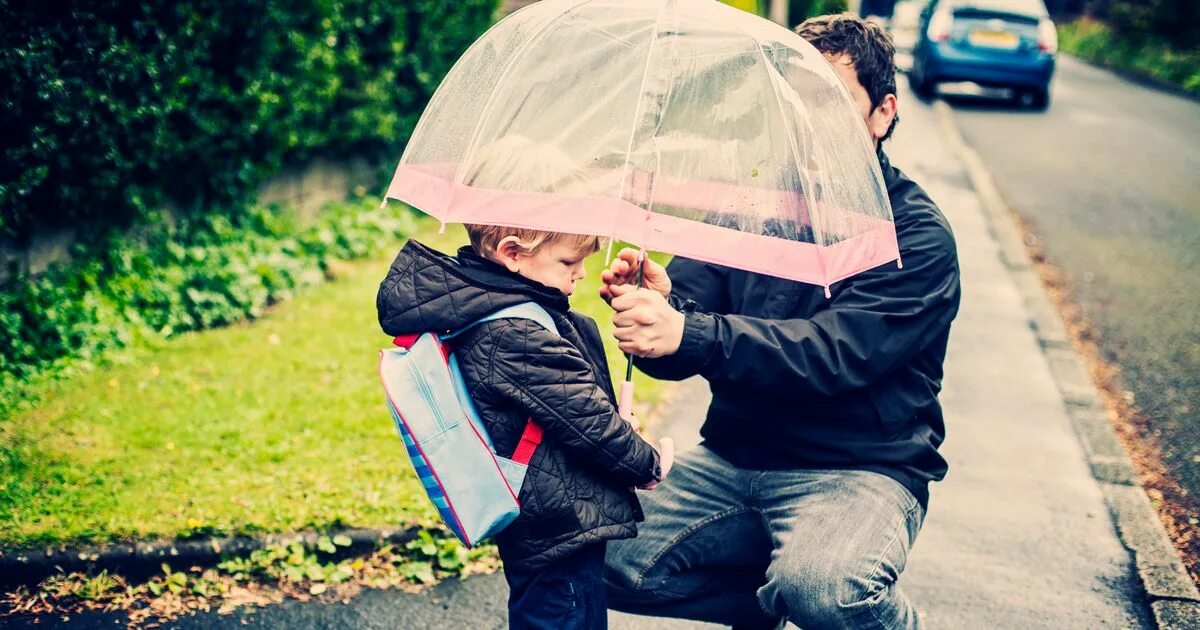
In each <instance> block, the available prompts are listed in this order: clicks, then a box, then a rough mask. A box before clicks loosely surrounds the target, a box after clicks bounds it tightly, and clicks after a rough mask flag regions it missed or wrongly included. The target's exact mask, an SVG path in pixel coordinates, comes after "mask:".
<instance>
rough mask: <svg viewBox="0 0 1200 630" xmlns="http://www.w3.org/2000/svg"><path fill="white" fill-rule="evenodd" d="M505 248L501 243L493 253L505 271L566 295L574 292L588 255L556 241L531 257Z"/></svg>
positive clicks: (567, 244) (547, 244) (540, 248)
mask: <svg viewBox="0 0 1200 630" xmlns="http://www.w3.org/2000/svg"><path fill="white" fill-rule="evenodd" d="M505 240H507V239H505ZM505 249H506V248H505V246H504V242H503V241H501V243H500V246H499V247H497V250H498V251H497V252H496V254H497V257H498V258H499V261H500V263H501V264H503V265H504V266H505V267H507V268H508V270H509V271H512V272H514V273H519V274H521V275H522V276H525V277H526V278H529V279H530V280H535V281H537V282H540V283H542V284H544V285H546V286H548V287H550V288H552V289H558V290H559V291H560V292H562V294H563V295H567V296H569V295H571V294H572V293H574V292H575V283H576V282H577V281H579V279H580V278H582V277H583V276H584V268H583V261H584V259H586V258H587V257H588V254H589V253H590V252H581V251H579V250H578V249H577V248H576V247H574V246H573V245H572V244H571V243H564V242H558V241H555V242H550V243H546V244H544V245H542V246H541V247H539V248H538V249H537V250H536V251H534V252H533V253H532V254H526V253H524V252H512V251H508V252H506V251H505Z"/></svg>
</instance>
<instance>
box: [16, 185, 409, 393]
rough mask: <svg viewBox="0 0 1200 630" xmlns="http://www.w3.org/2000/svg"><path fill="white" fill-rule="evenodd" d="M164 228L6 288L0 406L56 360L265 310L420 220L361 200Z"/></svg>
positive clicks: (77, 255)
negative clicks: (309, 218) (306, 217)
mask: <svg viewBox="0 0 1200 630" xmlns="http://www.w3.org/2000/svg"><path fill="white" fill-rule="evenodd" d="M157 225H159V226H161V227H158V228H156V229H155V230H154V231H152V232H150V233H148V234H145V235H141V236H129V235H116V234H115V233H114V234H110V235H109V236H108V237H107V239H106V240H104V241H103V242H101V243H100V244H99V246H91V247H85V246H82V245H81V246H77V251H75V252H74V256H73V259H72V261H71V262H69V263H66V264H56V265H53V266H51V268H50V269H49V270H47V271H46V272H45V273H43V274H41V275H40V276H38V277H37V278H33V279H27V280H26V281H25V282H22V283H20V284H19V285H17V286H16V287H15V289H13V290H11V291H8V292H3V293H0V330H4V331H6V334H4V335H0V398H2V399H3V400H0V412H5V411H9V410H11V407H12V404H13V403H14V402H15V400H13V399H14V398H15V397H16V394H17V393H18V392H17V389H16V388H18V387H19V385H20V381H21V380H23V379H26V378H28V377H31V376H34V375H37V374H39V373H42V372H45V371H46V368H47V367H48V366H51V365H54V364H58V366H59V367H62V366H65V365H66V364H67V363H69V362H79V361H84V362H89V363H91V362H94V361H95V360H96V359H99V358H101V357H102V356H103V355H104V354H105V353H107V352H108V351H110V350H112V349H115V348H121V347H125V346H129V345H131V344H133V343H134V342H136V341H138V340H144V341H151V342H153V341H154V340H158V339H164V338H169V337H171V336H174V335H177V334H179V333H183V332H187V331H192V330H201V329H205V328H212V327H215V326H221V325H225V324H229V323H233V322H237V321H241V320H244V319H248V318H255V317H258V316H259V315H261V314H262V313H263V311H264V309H266V308H267V307H268V306H270V305H271V304H273V303H275V302H279V301H281V300H284V299H287V298H289V297H291V295H292V294H293V292H294V291H296V290H297V289H300V288H303V287H306V286H310V285H313V284H316V283H318V282H322V281H323V280H325V279H326V277H327V276H329V275H331V274H332V273H333V271H332V268H333V267H335V266H336V265H335V262H334V261H337V260H351V259H358V258H364V257H367V256H373V255H379V254H380V253H381V252H383V251H384V250H385V249H386V248H387V247H390V246H393V245H395V243H396V242H397V240H398V239H400V238H403V237H406V236H407V235H409V234H410V233H411V232H412V230H413V228H414V226H415V219H414V216H413V212H412V210H411V209H409V208H407V207H406V206H404V205H403V204H398V203H393V204H390V205H389V206H388V207H387V208H386V209H379V208H378V205H377V203H375V202H373V201H368V200H358V201H351V202H344V203H340V204H333V205H330V206H327V207H326V209H325V210H324V211H323V212H322V213H321V214H320V216H319V217H318V218H317V220H316V221H315V222H314V223H311V224H307V225H305V224H302V223H301V221H300V220H299V219H298V218H297V215H295V214H294V213H291V212H287V211H283V210H280V209H276V208H262V207H252V208H250V209H247V210H244V211H242V212H239V213H237V214H236V215H233V216H229V215H223V214H206V215H202V216H197V217H195V218H192V219H190V220H187V221H185V222H183V223H180V224H178V225H175V226H173V227H172V226H171V224H170V223H169V222H165V221H162V222H159V223H158V224H157ZM0 415H3V414H2V413H0Z"/></svg>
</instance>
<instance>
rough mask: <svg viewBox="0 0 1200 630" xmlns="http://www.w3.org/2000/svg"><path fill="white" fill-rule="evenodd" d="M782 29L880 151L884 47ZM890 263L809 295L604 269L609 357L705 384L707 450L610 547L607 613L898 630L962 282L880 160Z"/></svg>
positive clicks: (871, 40)
mask: <svg viewBox="0 0 1200 630" xmlns="http://www.w3.org/2000/svg"><path fill="white" fill-rule="evenodd" d="M797 32H798V33H799V34H800V35H802V36H803V37H805V38H806V39H807V40H808V41H810V42H811V43H812V44H813V45H814V46H815V47H816V48H817V49H818V50H820V51H821V52H822V53H823V54H824V55H825V57H826V58H827V59H828V60H829V62H830V63H831V64H832V65H833V67H834V68H835V69H836V71H837V73H838V74H839V75H840V76H841V78H842V80H843V82H844V83H845V84H846V86H847V88H848V89H849V91H850V93H851V95H852V96H853V97H854V100H855V103H856V104H857V105H858V107H859V110H860V111H861V113H862V117H863V120H864V122H865V123H866V125H865V128H864V131H865V132H866V133H868V134H870V136H871V137H872V139H873V140H874V141H875V143H876V147H878V146H879V143H880V142H881V141H883V140H884V139H886V138H887V137H888V136H889V135H890V134H891V131H892V129H893V127H894V124H895V122H896V95H895V91H896V84H895V66H894V63H893V54H894V50H893V47H892V44H891V41H890V39H889V37H888V36H887V34H886V33H885V32H884V31H883V30H882V29H881V28H879V27H878V26H877V25H875V24H869V23H866V22H864V21H862V20H861V19H859V18H856V17H853V16H850V15H848V14H842V15H834V16H825V17H820V18H814V19H811V20H808V21H807V22H805V23H803V24H801V25H800V26H799V27H798V28H797ZM879 160H880V166H881V168H882V171H883V175H884V180H885V183H886V185H887V192H888V197H889V198H890V200H891V204H892V210H893V215H894V217H895V223H896V230H897V235H898V238H899V243H900V252H901V255H902V256H903V259H904V266H903V269H899V268H897V266H896V265H892V264H889V265H884V266H881V267H878V268H876V269H873V270H871V271H868V272H865V273H862V274H860V275H857V276H855V277H853V278H851V279H848V280H845V281H842V282H840V283H837V284H835V285H833V287H832V293H833V297H832V298H831V299H826V297H825V295H824V290H823V289H822V288H821V287H814V286H809V285H804V284H799V283H794V282H790V281H785V280H780V279H776V278H771V277H767V276H762V275H757V274H753V273H749V272H744V271H737V270H732V269H728V268H725V267H720V266H717V265H711V264H705V263H699V262H696V261H692V260H686V259H680V258H677V259H675V260H674V261H673V262H672V263H671V264H670V266H669V267H668V268H666V269H664V268H663V267H662V266H660V265H656V264H653V263H651V262H647V265H646V268H645V288H643V289H640V290H639V289H637V288H636V287H635V286H633V278H634V273H633V264H635V263H636V252H634V251H633V250H625V251H623V252H621V255H620V257H619V258H618V259H617V260H615V261H614V262H613V264H612V267H611V268H610V269H609V270H606V271H605V272H604V273H603V274H602V275H603V280H604V282H605V285H604V287H603V288H602V289H601V293H602V295H603V296H604V297H605V298H606V299H609V300H610V303H611V304H612V307H613V309H614V310H615V311H616V314H615V315H614V317H613V322H614V324H615V326H616V333H615V334H616V337H617V339H618V340H619V341H620V347H621V349H622V350H624V351H626V352H631V353H633V354H634V355H637V356H638V357H641V358H640V359H639V360H638V366H639V367H640V368H641V369H642V370H643V371H645V372H646V373H648V374H650V375H651V376H654V377H656V378H662V379H671V380H676V379H682V378H687V377H690V376H693V375H697V374H698V375H700V376H703V377H704V378H705V379H706V380H707V381H708V383H709V386H710V387H711V389H712V392H713V401H712V405H711V406H710V407H709V411H708V417H707V419H706V420H705V423H704V425H703V427H702V429H701V435H702V436H703V438H704V442H703V444H702V445H701V446H699V447H697V448H696V449H694V450H691V451H689V452H687V453H685V454H683V455H682V456H680V458H679V460H678V461H677V462H676V464H675V468H674V470H673V471H672V473H671V475H670V476H669V477H668V478H667V480H666V481H665V482H664V483H662V484H661V485H660V486H659V489H658V490H657V491H656V492H653V493H647V494H645V495H643V504H644V507H645V513H646V521H645V523H644V524H643V525H642V526H641V527H640V528H639V529H640V535H639V537H638V538H636V539H633V540H628V541H621V542H619V543H617V544H615V545H613V546H612V548H611V549H610V551H609V556H608V562H607V570H606V580H607V582H608V585H609V594H610V599H611V606H613V607H614V608H617V609H621V610H626V611H629V612H634V613H640V614H649V615H659V616H673V617H684V618H691V619H699V620H705V621H711V622H717V623H725V624H730V625H733V626H734V627H775V626H778V625H779V624H780V623H781V622H782V621H783V620H785V619H786V620H790V621H792V622H793V623H795V624H796V625H798V626H800V627H803V628H912V627H916V626H917V625H918V620H917V614H916V611H915V609H914V608H913V606H912V604H911V603H910V602H909V600H908V599H907V598H906V597H905V596H904V594H903V593H902V592H901V591H900V589H899V588H898V586H897V584H896V582H897V579H898V578H899V576H900V574H901V572H902V571H903V570H904V566H905V559H906V556H907V554H908V550H909V549H910V547H911V546H912V544H913V541H914V539H915V538H916V536H917V532H918V531H919V530H920V527H921V523H922V521H923V519H924V515H925V509H926V506H927V503H928V490H927V485H928V483H929V482H930V481H937V480H940V479H942V478H943V477H944V476H945V473H946V462H945V460H944V459H943V458H942V457H941V456H940V455H939V454H938V452H937V447H938V445H939V444H941V442H942V440H943V437H944V434H945V427H944V423H943V421H942V413H941V407H940V405H939V404H938V401H937V393H938V391H939V390H940V389H941V379H942V361H943V359H944V358H945V353H946V343H947V339H948V336H949V331H950V322H951V320H953V319H954V316H955V314H956V313H957V312H958V304H959V269H958V259H957V254H956V252H955V245H954V239H953V236H952V234H951V231H950V227H949V225H948V224H947V222H946V219H945V217H943V216H942V214H941V212H940V211H939V210H938V208H937V207H936V206H935V205H934V204H933V202H932V201H931V200H930V199H929V197H928V195H926V194H925V192H924V191H923V190H921V188H920V187H918V186H917V185H916V184H915V183H913V182H912V180H910V179H908V178H907V177H906V176H905V175H904V174H903V173H901V172H900V171H899V170H897V169H896V168H895V167H893V166H891V164H890V163H889V162H888V159H887V157H886V156H885V155H884V154H883V152H882V151H881V150H880V151H879Z"/></svg>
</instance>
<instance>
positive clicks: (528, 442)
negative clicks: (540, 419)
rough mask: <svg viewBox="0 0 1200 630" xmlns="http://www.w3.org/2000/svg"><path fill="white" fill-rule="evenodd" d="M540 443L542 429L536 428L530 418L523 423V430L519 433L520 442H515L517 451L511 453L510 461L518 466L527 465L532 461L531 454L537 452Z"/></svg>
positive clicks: (535, 424)
mask: <svg viewBox="0 0 1200 630" xmlns="http://www.w3.org/2000/svg"><path fill="white" fill-rule="evenodd" d="M541 443H542V427H540V426H538V424H537V423H536V422H534V421H533V418H530V419H529V421H528V422H526V423H525V430H524V431H523V432H522V433H521V441H520V442H517V450H515V451H513V456H512V460H513V461H514V462H517V463H518V464H523V465H525V466H528V465H529V460H531V459H533V452H534V451H536V450H537V447H538V444H541Z"/></svg>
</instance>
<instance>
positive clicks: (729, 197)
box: [387, 0, 899, 398]
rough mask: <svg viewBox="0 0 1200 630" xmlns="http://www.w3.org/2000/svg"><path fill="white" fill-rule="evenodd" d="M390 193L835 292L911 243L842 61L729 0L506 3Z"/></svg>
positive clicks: (459, 70) (479, 220)
mask: <svg viewBox="0 0 1200 630" xmlns="http://www.w3.org/2000/svg"><path fill="white" fill-rule="evenodd" d="M387 197H388V198H391V199H399V200H401V201H404V202H406V203H408V204H410V205H412V206H415V207H416V208H419V209H421V210H423V211H424V212H426V213H428V214H430V215H432V216H434V217H436V218H438V219H440V220H441V221H442V222H443V223H447V222H456V223H475V224H490V225H506V226H513V227H526V228H534V229H544V230H551V231H557V232H569V233H577V234H594V235H597V236H605V237H611V238H614V239H619V240H624V241H628V242H630V243H633V244H635V245H638V246H640V247H642V248H643V249H649V250H654V251H662V252H667V253H670V254H675V255H679V256H685V257H688V258H693V259H696V260H703V261H707V262H711V263H716V264H720V265H725V266H729V267H734V268H738V269H744V270H748V271H753V272H757V273H763V274H769V275H772V276H777V277H781V278H787V279H791V280H797V281H802V282H807V283H812V284H815V285H818V286H823V287H825V289H826V293H827V294H828V288H829V285H830V284H832V283H834V282H837V281H838V280H841V279H844V278H847V277H849V276H851V275H853V274H855V273H858V272H861V271H865V270H867V269H870V268H872V267H875V266H878V265H881V264H883V263H887V262H891V261H899V250H898V247H897V243H896V233H895V226H894V224H893V222H892V214H891V207H890V205H889V203H888V198H887V191H886V189H885V187H884V182H883V176H882V174H881V172H880V168H879V162H878V159H877V157H876V155H875V149H874V147H873V144H872V142H871V140H870V138H869V137H868V134H867V132H866V129H865V123H864V122H863V120H862V118H861V115H860V114H859V112H858V109H857V108H856V106H855V104H854V102H853V100H852V99H851V97H850V94H849V92H848V91H847V90H846V88H845V86H844V85H843V84H842V82H841V80H840V79H839V77H838V76H837V74H836V73H835V71H834V70H833V68H832V67H830V65H829V64H828V63H827V62H826V61H825V59H824V58H823V57H822V56H821V54H820V53H819V52H818V51H817V50H816V49H815V48H813V47H812V46H811V45H810V44H808V42H806V41H804V39H803V38H801V37H800V36H799V35H796V34H795V33H793V32H791V31H789V30H787V29H786V28H783V27H781V26H779V25H777V24H774V23H772V22H769V21H767V20H764V19H761V18H759V17H757V16H754V15H751V14H749V13H746V12H743V11H740V10H738V9H734V8H732V7H729V6H726V5H724V4H722V3H720V2H717V1H716V0H542V1H541V2H537V3H534V4H532V5H530V6H528V7H526V8H524V9H521V10H520V11H517V12H516V13H514V14H512V15H510V16H509V17H507V18H505V19H503V20H501V21H500V22H498V23H497V24H496V25H495V26H493V27H492V28H491V29H490V30H489V31H488V32H487V33H485V34H484V35H483V36H482V37H480V39H479V40H478V41H476V42H475V43H474V44H473V45H472V46H471V47H470V49H468V50H467V52H466V53H465V54H464V55H463V56H462V58H461V59H459V60H458V62H457V63H456V64H455V66H454V67H453V69H451V71H450V73H449V74H448V75H447V76H446V78H445V79H444V80H443V82H442V84H441V85H440V86H439V87H438V89H437V91H436V93H435V94H434V96H433V98H432V99H431V101H430V103H429V105H428V106H427V107H426V109H425V112H424V113H423V114H422V116H421V119H420V121H419V122H418V124H417V127H416V129H415V130H414V131H413V135H412V138H411V139H410V140H409V142H408V145H407V147H406V149H405V151H404V155H403V157H402V158H401V160H400V164H399V166H398V167H397V168H396V172H395V175H394V177H393V179H392V182H391V185H390V186H389V188H388V192H387ZM622 398H625V395H624V394H623V395H622Z"/></svg>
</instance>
